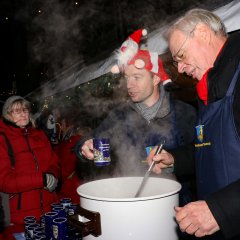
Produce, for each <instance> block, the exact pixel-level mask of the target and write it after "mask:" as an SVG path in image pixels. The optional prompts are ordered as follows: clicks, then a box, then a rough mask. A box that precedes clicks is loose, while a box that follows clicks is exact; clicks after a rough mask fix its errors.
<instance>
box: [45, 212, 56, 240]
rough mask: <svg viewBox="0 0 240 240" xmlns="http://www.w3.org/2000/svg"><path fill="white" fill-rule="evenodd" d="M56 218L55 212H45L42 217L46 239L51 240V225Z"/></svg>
mask: <svg viewBox="0 0 240 240" xmlns="http://www.w3.org/2000/svg"><path fill="white" fill-rule="evenodd" d="M57 217H58V213H57V212H47V213H45V215H44V220H45V234H46V237H47V239H51V238H52V237H53V236H52V225H53V220H54V219H55V218H57Z"/></svg>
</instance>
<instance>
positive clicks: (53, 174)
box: [0, 96, 60, 232]
mask: <svg viewBox="0 0 240 240" xmlns="http://www.w3.org/2000/svg"><path fill="white" fill-rule="evenodd" d="M9 145H10V147H9ZM10 148H11V149H12V150H11V149H10ZM10 150H11V151H12V153H11V151H10ZM59 177H60V163H59V159H58V158H57V156H56V155H55V153H54V152H53V150H52V148H51V145H50V143H49V140H48V138H47V136H46V135H45V133H44V132H43V131H42V130H39V129H36V128H35V127H34V125H33V122H32V120H31V116H30V103H29V102H28V101H27V100H25V99H24V98H22V97H20V96H12V97H10V98H8V99H7V101H6V102H5V104H4V106H3V110H2V120H0V192H3V193H5V194H8V196H9V206H10V223H11V227H9V228H10V229H11V230H10V231H11V232H14V231H22V230H23V228H22V227H23V219H24V217H25V216H29V215H33V216H36V218H37V220H39V218H40V216H41V215H42V214H43V213H45V212H47V211H49V210H50V204H51V203H52V202H54V201H56V200H57V197H56V193H55V192H54V190H55V188H56V186H57V183H58V179H59ZM9 228H6V230H7V231H8V230H9Z"/></svg>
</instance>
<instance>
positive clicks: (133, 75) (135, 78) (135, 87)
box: [124, 65, 156, 104]
mask: <svg viewBox="0 0 240 240" xmlns="http://www.w3.org/2000/svg"><path fill="white" fill-rule="evenodd" d="M124 76H125V79H126V81H127V90H128V95H129V96H130V98H131V99H132V101H133V102H143V103H146V104H147V102H148V100H149V98H151V97H152V94H153V92H154V86H155V85H156V84H154V81H153V76H152V73H151V72H149V71H147V70H146V69H137V68H136V67H135V66H134V65H129V66H127V68H126V69H125V71H124Z"/></svg>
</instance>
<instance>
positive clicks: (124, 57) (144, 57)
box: [111, 29, 171, 84]
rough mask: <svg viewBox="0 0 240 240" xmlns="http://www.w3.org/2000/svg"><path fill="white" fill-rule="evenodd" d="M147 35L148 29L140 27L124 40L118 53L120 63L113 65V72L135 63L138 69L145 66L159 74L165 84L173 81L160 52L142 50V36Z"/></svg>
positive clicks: (117, 57)
mask: <svg viewBox="0 0 240 240" xmlns="http://www.w3.org/2000/svg"><path fill="white" fill-rule="evenodd" d="M146 35H147V30H146V29H139V30H137V31H135V32H134V33H132V34H131V35H130V36H129V37H128V38H127V40H126V41H124V42H123V44H122V46H121V47H120V49H119V50H118V52H117V54H116V59H117V61H118V63H117V65H115V66H113V67H112V69H111V72H112V73H119V72H120V71H123V70H124V68H125V67H126V66H127V65H134V66H135V67H136V68H138V69H143V68H145V69H146V70H148V71H150V72H152V73H154V74H155V75H157V76H159V78H160V80H161V81H162V82H163V84H166V83H168V82H171V79H170V78H169V76H168V75H167V73H166V72H165V70H164V68H163V64H162V60H161V59H160V58H159V57H158V54H157V53H156V52H149V51H148V50H141V49H140V48H139V45H140V41H141V39H142V37H143V36H146Z"/></svg>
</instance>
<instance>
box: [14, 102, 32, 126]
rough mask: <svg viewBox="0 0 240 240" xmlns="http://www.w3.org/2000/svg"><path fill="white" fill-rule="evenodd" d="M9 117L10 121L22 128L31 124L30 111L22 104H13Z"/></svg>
mask: <svg viewBox="0 0 240 240" xmlns="http://www.w3.org/2000/svg"><path fill="white" fill-rule="evenodd" d="M9 115H10V120H11V121H12V122H14V123H15V124H16V125H17V126H19V127H21V128H23V127H25V126H26V125H28V123H29V109H28V108H26V107H25V106H23V105H22V104H21V103H16V104H13V106H12V109H11V110H10V113H9Z"/></svg>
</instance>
